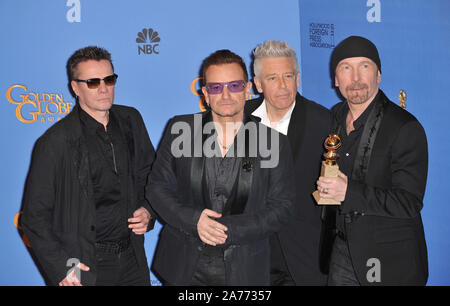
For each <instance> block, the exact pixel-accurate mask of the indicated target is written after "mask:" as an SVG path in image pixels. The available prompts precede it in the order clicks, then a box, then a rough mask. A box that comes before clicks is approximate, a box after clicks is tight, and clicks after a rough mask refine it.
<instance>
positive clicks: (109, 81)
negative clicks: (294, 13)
mask: <svg viewBox="0 0 450 306" xmlns="http://www.w3.org/2000/svg"><path fill="white" fill-rule="evenodd" d="M118 77H119V76H118V75H117V74H115V73H114V74H111V75H108V76H107V77H104V78H103V79H100V78H92V79H88V80H79V79H73V80H74V81H75V82H84V83H86V84H87V87H88V88H90V89H96V88H98V87H99V86H100V82H101V81H102V80H103V81H104V82H105V85H106V86H114V85H115V84H116V81H117V78H118Z"/></svg>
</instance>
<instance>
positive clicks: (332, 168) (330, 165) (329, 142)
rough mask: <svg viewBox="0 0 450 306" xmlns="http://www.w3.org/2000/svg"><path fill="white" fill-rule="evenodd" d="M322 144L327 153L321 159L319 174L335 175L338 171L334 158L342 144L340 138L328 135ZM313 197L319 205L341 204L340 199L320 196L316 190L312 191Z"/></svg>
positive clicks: (336, 156)
mask: <svg viewBox="0 0 450 306" xmlns="http://www.w3.org/2000/svg"><path fill="white" fill-rule="evenodd" d="M323 145H324V147H325V149H327V151H328V153H325V154H324V155H323V156H324V157H325V160H324V161H322V170H321V171H320V176H325V177H337V176H338V173H339V166H338V165H337V164H336V160H337V159H338V158H339V154H337V153H336V152H337V150H339V148H340V147H341V145H342V142H341V138H339V136H338V135H336V134H332V135H329V136H328V137H327V139H325V142H324V144H323ZM313 197H314V199H315V200H316V202H317V204H319V205H341V202H340V201H336V200H334V199H324V198H321V197H320V195H319V191H317V190H316V191H314V192H313Z"/></svg>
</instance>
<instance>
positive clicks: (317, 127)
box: [246, 93, 331, 285]
mask: <svg viewBox="0 0 450 306" xmlns="http://www.w3.org/2000/svg"><path fill="white" fill-rule="evenodd" d="M263 100H264V97H263V96H261V97H259V98H257V99H254V100H250V101H248V102H247V105H246V112H247V113H248V114H251V113H252V112H254V111H255V110H256V109H257V108H258V107H259V106H260V105H261V103H262V102H263ZM330 129H331V114H330V111H329V110H328V109H326V108H325V107H323V106H321V105H319V104H317V103H315V102H313V101H310V100H307V99H305V98H304V97H303V96H301V95H300V94H298V93H297V96H296V103H295V107H294V110H293V112H292V115H291V120H290V122H289V127H288V134H287V136H288V139H289V142H290V145H291V149H292V156H293V158H294V171H295V188H296V191H297V192H296V200H295V207H296V211H295V215H294V219H293V220H292V222H290V223H289V224H288V226H286V227H284V228H283V229H281V231H279V232H278V238H279V242H280V244H281V248H282V251H283V255H284V258H285V259H286V263H287V266H288V269H289V272H290V274H291V276H292V278H293V280H294V282H295V283H296V285H325V284H326V280H327V278H326V275H325V273H322V272H321V270H326V269H325V267H324V266H325V265H326V261H327V260H328V258H327V257H328V256H327V254H325V249H323V248H322V247H321V245H323V244H321V236H322V234H321V232H322V230H323V229H322V222H321V209H322V208H321V207H320V206H318V205H317V204H316V202H315V201H314V199H313V197H312V195H311V194H312V192H313V191H314V190H316V181H317V179H318V178H319V176H320V165H321V161H322V154H323V153H324V147H323V142H324V140H325V138H326V137H327V136H328V133H329V131H330ZM324 237H325V236H324ZM321 254H322V255H321ZM321 262H322V263H321ZM321 265H322V268H321Z"/></svg>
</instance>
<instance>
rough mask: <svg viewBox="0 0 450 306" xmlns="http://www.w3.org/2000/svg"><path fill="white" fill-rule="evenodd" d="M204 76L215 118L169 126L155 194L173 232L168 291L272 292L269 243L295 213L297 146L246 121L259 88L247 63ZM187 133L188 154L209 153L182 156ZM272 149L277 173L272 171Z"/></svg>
mask: <svg viewBox="0 0 450 306" xmlns="http://www.w3.org/2000/svg"><path fill="white" fill-rule="evenodd" d="M202 70H203V81H204V86H203V88H202V91H203V94H204V95H205V100H206V102H207V103H208V105H209V110H207V111H206V112H203V113H201V114H191V115H184V116H176V117H174V118H173V119H172V120H171V121H170V122H169V124H168V127H167V130H166V133H165V134H164V136H163V139H162V141H161V144H160V146H159V148H158V154H157V159H156V161H155V164H154V166H153V168H152V173H151V174H150V177H149V182H148V187H147V193H146V195H147V198H148V199H149V200H150V201H151V203H152V205H153V208H154V209H155V211H156V212H157V213H158V215H159V216H160V217H161V218H162V221H163V223H164V227H163V229H162V232H161V235H160V241H159V244H158V248H157V250H156V254H155V257H154V263H153V266H154V268H155V270H156V272H157V273H158V274H159V276H160V277H161V278H162V281H163V283H164V284H167V285H193V286H225V285H236V286H237V285H269V284H270V282H269V280H270V279H269V269H270V265H269V253H270V250H269V240H268V237H269V235H270V234H271V233H274V232H275V231H277V230H279V229H280V228H281V227H282V226H283V225H284V224H286V223H287V222H288V219H289V217H290V216H291V215H292V208H293V205H292V201H293V195H294V188H293V185H292V182H293V172H292V168H293V164H292V157H291V155H290V148H289V143H288V139H287V138H286V137H285V136H283V135H279V134H278V133H277V132H276V131H275V130H272V129H270V128H268V127H266V126H264V125H262V124H259V123H257V122H256V121H255V120H254V118H252V117H250V116H244V105H245V100H246V99H247V98H248V96H249V93H250V90H251V83H250V82H248V75H247V68H246V65H245V63H244V61H243V60H242V58H241V57H240V56H238V55H236V54H234V53H233V52H231V51H229V50H219V51H216V52H215V53H213V54H211V55H210V56H208V57H207V58H206V59H205V60H204V62H203V68H202ZM180 127H181V128H183V127H184V128H185V131H186V134H187V137H185V138H186V142H185V143H184V144H183V147H184V146H188V148H187V149H188V151H189V149H190V148H191V145H193V146H195V147H196V146H197V144H198V145H199V146H200V148H203V150H202V149H201V151H202V152H199V154H198V155H196V153H194V154H192V155H191V154H190V153H189V152H188V151H186V152H185V153H186V154H183V155H181V156H180V155H179V154H178V153H179V152H178V149H179V146H178V145H177V143H178V141H177V139H178V138H179V137H183V136H185V134H184V133H182V134H181V135H178V133H177V132H176V131H178V130H179V128H180ZM252 127H254V129H252ZM247 132H248V133H247ZM253 132H254V133H253ZM210 139H212V140H213V144H212V145H211V146H209V145H208V143H211V142H210V141H209V140H210ZM263 142H266V143H268V144H269V146H267V148H270V151H269V152H270V153H271V154H277V153H276V152H278V155H279V159H278V160H277V164H276V165H275V164H274V165H273V166H269V165H268V166H267V167H264V165H266V163H265V162H266V161H267V159H268V156H267V155H264V156H263V154H262V152H261V151H260V150H259V148H261V146H260V145H261V143H263ZM239 148H244V152H242V151H240V149H239ZM184 149H186V148H184ZM209 149H211V152H208V150H209ZM191 152H192V151H191ZM252 152H254V153H255V154H254V155H252ZM211 153H212V154H211ZM240 153H244V154H240Z"/></svg>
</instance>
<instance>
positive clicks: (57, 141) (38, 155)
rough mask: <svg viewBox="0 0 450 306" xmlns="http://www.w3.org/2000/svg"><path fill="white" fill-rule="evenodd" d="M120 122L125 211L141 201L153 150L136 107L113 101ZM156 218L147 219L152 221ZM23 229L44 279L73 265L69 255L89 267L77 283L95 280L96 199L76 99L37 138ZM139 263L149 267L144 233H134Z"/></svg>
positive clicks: (63, 274)
mask: <svg viewBox="0 0 450 306" xmlns="http://www.w3.org/2000/svg"><path fill="white" fill-rule="evenodd" d="M111 111H112V112H114V114H115V116H116V118H117V119H118V122H119V125H120V128H121V130H122V132H123V135H124V136H125V139H126V140H127V142H128V149H129V153H130V154H129V156H130V172H131V173H132V181H133V186H129V188H130V190H132V192H131V201H130V203H131V205H129V207H128V215H129V216H130V217H131V216H132V215H133V212H134V211H135V210H136V209H137V208H139V207H141V206H144V207H145V208H147V210H148V211H149V212H150V213H151V214H152V215H154V213H152V210H151V208H150V206H149V204H148V203H147V201H146V200H145V197H144V188H145V183H146V180H147V177H148V174H149V172H150V169H151V165H152V162H153V160H154V155H155V151H154V149H153V146H152V143H151V142H150V139H149V136H148V133H147V130H146V128H145V125H144V122H143V120H142V117H141V115H140V114H139V112H138V111H137V110H136V109H134V108H131V107H126V106H120V105H113V106H112V109H111ZM153 223H154V219H153V221H151V224H149V228H152V227H153ZM22 225H23V231H24V233H25V234H26V236H27V238H28V240H29V242H30V244H31V249H30V252H31V253H32V254H34V255H35V257H36V259H37V261H38V265H40V267H41V268H42V272H43V273H44V274H45V275H44V277H45V278H46V280H47V281H48V282H49V283H50V284H52V285H57V284H58V283H59V282H60V281H62V280H63V279H64V278H65V277H66V273H67V272H68V270H69V269H70V268H71V266H67V264H68V260H69V259H70V258H76V259H78V260H79V261H80V262H82V263H84V264H86V265H87V266H89V267H90V271H89V272H82V274H81V283H82V284H83V285H94V284H95V281H96V273H97V272H96V254H95V245H94V244H95V238H96V231H95V203H94V200H93V186H92V180H91V178H90V173H89V160H88V150H87V147H86V142H85V139H84V137H83V134H82V130H81V126H80V118H79V105H76V106H75V107H74V109H73V110H72V112H71V113H70V114H69V115H67V116H66V117H65V118H64V119H62V120H61V121H59V122H57V123H55V124H54V125H53V126H52V127H51V128H49V129H48V130H47V131H46V132H45V133H44V135H42V136H41V137H40V138H39V139H38V140H37V142H36V144H35V147H34V150H33V155H32V159H31V165H30V170H29V173H28V177H27V182H26V186H25V191H24V197H23V215H22ZM131 239H132V245H133V247H134V250H135V253H136V257H137V261H138V264H139V265H140V267H142V269H148V265H147V259H146V256H145V250H144V236H143V235H134V234H132V237H131Z"/></svg>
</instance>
